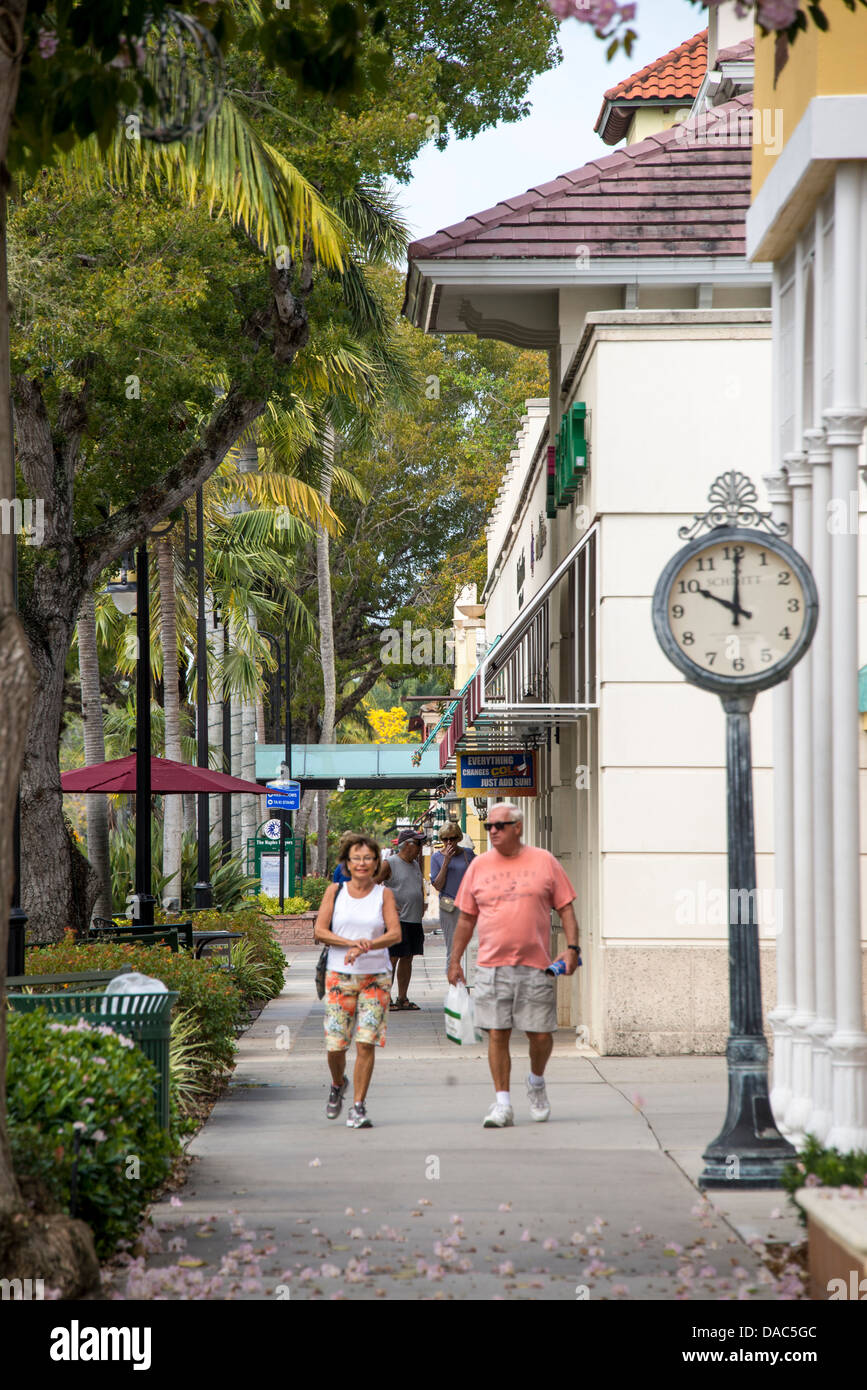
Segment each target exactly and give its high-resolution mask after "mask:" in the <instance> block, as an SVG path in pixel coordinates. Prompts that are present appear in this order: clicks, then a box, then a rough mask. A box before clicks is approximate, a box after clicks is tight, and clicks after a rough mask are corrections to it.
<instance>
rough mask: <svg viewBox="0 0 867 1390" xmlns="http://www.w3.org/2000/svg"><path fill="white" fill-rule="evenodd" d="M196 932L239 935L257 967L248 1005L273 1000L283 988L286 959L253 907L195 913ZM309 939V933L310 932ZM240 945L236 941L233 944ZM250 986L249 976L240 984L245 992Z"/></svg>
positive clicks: (266, 925)
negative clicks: (256, 991)
mask: <svg viewBox="0 0 867 1390" xmlns="http://www.w3.org/2000/svg"><path fill="white" fill-rule="evenodd" d="M195 923H196V930H197V931H231V932H242V933H243V935H244V941H245V942H248V943H249V946H250V956H249V960H250V963H251V965H254V966H257V967H261V970H260V971H259V972H258V973H257V975H256V977H255V978H256V979H257V980H258V982H259V983H258V986H257V988H258V993H257V994H255V995H253V996H250V995H249V994H248V996H247V997H248V998H249V999H250V1002H251V1003H252V1002H254V1001H255V1000H259V999H275V998H276V997H277V995H278V994H279V993H280V991H281V990H282V988H283V973H284V971H285V969H286V957H285V956H284V954H283V951H282V948H281V947H280V946H279V945H278V943H277V942H276V941H275V940H274V928H273V926H272V925H271V922H270V921H269V920H268V918H267V917H266V916H265V915H264V914H263V913H261V912H260V911H259V909H258V908H257V907H251V906H247V907H242V908H236V909H235V910H234V911H233V912H221V911H219V910H218V909H216V908H209V909H208V910H207V911H206V912H197V913H196V917H195ZM311 940H312V933H311ZM233 944H235V945H241V943H240V942H235V943H233ZM251 984H252V977H250V979H249V980H248V982H247V983H246V984H245V985H244V991H245V993H247V990H248V988H249V987H250V985H251Z"/></svg>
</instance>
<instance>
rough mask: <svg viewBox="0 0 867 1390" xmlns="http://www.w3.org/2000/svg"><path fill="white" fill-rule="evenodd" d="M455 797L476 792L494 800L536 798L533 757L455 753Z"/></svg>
mask: <svg viewBox="0 0 867 1390" xmlns="http://www.w3.org/2000/svg"><path fill="white" fill-rule="evenodd" d="M457 764H458V766H457V782H456V786H455V794H456V795H457V796H464V797H467V796H476V795H478V793H479V792H483V793H485V794H490V793H493V794H495V795H497V796H506V795H514V796H535V795H536V755H535V754H534V753H528V752H523V751H521V752H517V753H503V752H494V753H458V754H457Z"/></svg>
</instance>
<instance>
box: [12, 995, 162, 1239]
mask: <svg viewBox="0 0 867 1390" xmlns="http://www.w3.org/2000/svg"><path fill="white" fill-rule="evenodd" d="M8 1029H9V1059H8V1068H7V1076H6V1098H7V1113H8V1125H9V1143H10V1146H11V1150H12V1159H13V1162H14V1165H15V1171H16V1172H17V1173H19V1174H20V1175H21V1176H24V1177H28V1178H34V1179H37V1180H38V1181H39V1182H40V1183H41V1184H42V1185H43V1186H44V1187H45V1188H46V1189H47V1190H48V1192H49V1193H50V1194H51V1196H52V1197H53V1199H54V1201H55V1202H56V1203H57V1204H58V1206H60V1207H61V1208H62V1209H63V1210H64V1211H67V1212H69V1213H70V1214H71V1215H74V1216H79V1217H81V1219H82V1220H83V1221H86V1222H87V1223H88V1225H89V1226H90V1227H91V1229H92V1230H93V1235H94V1241H95V1244H96V1249H97V1253H98V1254H100V1255H107V1254H110V1253H111V1251H112V1250H113V1249H114V1247H115V1245H116V1244H117V1242H118V1240H120V1239H122V1238H128V1237H131V1236H133V1235H134V1234H135V1231H136V1229H137V1226H138V1221H139V1217H140V1214H141V1212H142V1210H143V1209H144V1207H145V1206H146V1204H147V1201H148V1198H149V1196H150V1193H151V1192H152V1191H153V1189H154V1188H155V1187H157V1186H158V1185H159V1183H160V1182H162V1180H163V1179H164V1178H165V1176H166V1173H167V1170H168V1165H169V1162H170V1158H171V1153H172V1143H171V1140H170V1139H169V1136H168V1135H167V1134H166V1133H165V1132H164V1131H163V1130H162V1129H161V1128H160V1127H159V1125H158V1124H157V1120H156V1116H155V1114H154V1094H153V1086H154V1084H155V1081H156V1070H155V1068H154V1065H153V1063H152V1062H150V1061H149V1060H148V1058H147V1057H145V1055H144V1053H143V1052H142V1051H141V1049H140V1048H138V1047H136V1045H135V1043H134V1042H133V1041H132V1039H131V1038H125V1037H122V1036H121V1035H120V1034H119V1033H115V1032H113V1030H112V1029H111V1028H109V1027H108V1025H107V1024H100V1025H98V1026H96V1027H95V1026H93V1025H92V1024H90V1023H88V1022H87V1021H86V1020H85V1019H83V1018H81V1019H78V1020H77V1021H76V1022H75V1023H74V1024H71V1023H64V1022H60V1021H57V1020H56V1018H54V1016H52V1015H50V1014H48V1013H46V1012H45V1011H44V1010H42V1009H36V1010H34V1012H33V1013H29V1014H16V1013H10V1014H9V1016H8Z"/></svg>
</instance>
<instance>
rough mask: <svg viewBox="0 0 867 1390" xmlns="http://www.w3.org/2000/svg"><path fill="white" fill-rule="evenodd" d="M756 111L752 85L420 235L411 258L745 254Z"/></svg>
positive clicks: (469, 258)
mask: <svg viewBox="0 0 867 1390" xmlns="http://www.w3.org/2000/svg"><path fill="white" fill-rule="evenodd" d="M751 116H752V93H745V94H743V95H741V96H738V97H735V98H734V99H733V100H732V101H730V102H727V103H726V104H725V105H724V106H719V107H716V108H714V109H713V110H712V111H709V112H707V113H706V114H705V115H703V116H700V117H698V118H697V119H696V120H691V121H689V122H687V123H684V124H681V125H676V126H673V127H671V128H670V129H668V130H664V131H660V132H659V133H658V134H656V135H651V136H649V137H648V138H647V139H646V140H642V141H640V142H639V143H638V144H635V145H627V146H626V147H625V148H624V149H622V150H617V151H616V152H615V153H613V154H610V155H605V156H603V157H602V158H600V159H594V160H591V161H590V163H589V164H585V165H583V166H582V167H581V168H580V169H575V170H573V171H572V172H570V173H567V174H562V175H561V176H560V177H559V178H556V179H552V180H551V181H550V182H549V183H543V184H539V185H538V186H537V187H536V188H531V189H529V190H528V191H527V192H526V193H522V194H520V195H518V196H517V197H514V198H506V199H505V200H504V201H503V202H501V203H498V204H497V205H496V206H495V207H493V208H487V209H485V210H484V211H483V212H479V213H475V214H474V215H473V216H471V217H468V218H465V219H464V221H462V222H458V223H456V224H455V225H454V226H451V227H446V228H445V229H444V230H442V231H439V232H437V233H436V234H435V235H434V236H431V237H426V238H424V239H423V240H421V241H416V242H413V243H412V245H411V246H410V248H409V260H410V262H412V261H416V260H430V259H436V260H454V259H467V260H482V259H490V260H507V259H508V260H516V259H525V260H526V259H533V260H537V259H563V258H575V257H576V256H579V255H580V256H585V257H588V258H596V259H603V258H604V259H618V258H619V259H631V258H634V257H636V256H665V257H671V256H690V257H695V256H743V255H744V254H745V217H746V211H747V208H748V207H749V203H750V174H751V161H752V133H751V131H752V123H751Z"/></svg>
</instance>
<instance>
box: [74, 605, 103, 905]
mask: <svg viewBox="0 0 867 1390" xmlns="http://www.w3.org/2000/svg"><path fill="white" fill-rule="evenodd" d="M78 669H79V674H80V679H81V719H82V723H83V725H84V761H85V764H86V765H87V766H88V767H91V766H93V764H94V763H102V762H105V730H104V727H103V713H102V694H101V691H100V681H99V651H98V644H97V635H96V608H95V604H94V599H93V594H92V593H88V594H86V595H85V598H84V602H83V603H82V605H81V613H80V615H79V619H78ZM85 804H86V808H87V857H88V859H89V860H90V866H91V868H92V869H93V871H94V873H95V874H96V877H97V880H98V882H99V892H98V894H97V898H96V902H95V903H94V905H93V910H94V912H95V913H96V914H97V915H98V916H100V917H110V916H111V863H110V860H109V854H108V801H107V798H106V797H105V796H103V795H102V794H101V793H96V792H94V793H90V794H88V796H87V798H86V802H85Z"/></svg>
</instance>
